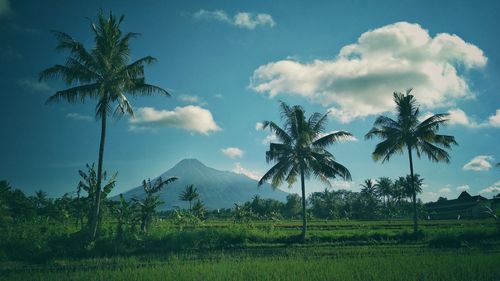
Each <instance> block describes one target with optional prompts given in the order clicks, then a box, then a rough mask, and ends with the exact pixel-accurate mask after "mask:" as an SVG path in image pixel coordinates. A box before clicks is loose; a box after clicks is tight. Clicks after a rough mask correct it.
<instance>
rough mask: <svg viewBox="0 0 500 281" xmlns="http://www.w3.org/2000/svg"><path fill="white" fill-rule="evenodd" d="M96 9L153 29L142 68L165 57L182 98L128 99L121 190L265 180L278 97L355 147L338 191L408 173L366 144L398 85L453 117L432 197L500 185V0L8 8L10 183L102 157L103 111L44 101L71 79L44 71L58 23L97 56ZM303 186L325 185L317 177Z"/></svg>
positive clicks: (65, 182) (67, 171) (2, 11)
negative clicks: (190, 176) (227, 174)
mask: <svg viewBox="0 0 500 281" xmlns="http://www.w3.org/2000/svg"><path fill="white" fill-rule="evenodd" d="M99 8H102V9H103V10H104V11H105V12H108V11H110V10H112V11H113V12H114V13H115V14H125V16H126V18H125V21H124V22H123V24H122V29H123V30H124V31H133V32H139V33H141V34H142V36H141V37H139V38H137V39H136V40H134V41H132V43H131V48H132V59H134V58H139V57H142V56H146V55H152V56H154V57H156V58H157V59H158V62H157V63H156V64H154V65H152V66H150V67H148V68H147V70H146V75H147V76H146V77H147V81H148V82H149V83H152V84H156V85H159V86H161V87H163V88H165V89H168V90H169V91H170V92H171V94H172V97H171V98H165V97H145V98H136V99H131V102H132V103H133V105H134V108H135V112H136V119H134V120H132V119H130V118H128V117H126V118H122V119H121V120H113V121H111V122H110V123H109V126H108V138H107V143H106V150H105V158H104V161H105V162H104V163H105V169H106V170H107V171H108V172H113V171H118V172H119V177H118V184H117V187H116V189H115V192H114V193H119V192H123V191H125V190H127V189H129V188H132V187H135V186H138V185H139V183H140V182H141V181H142V179H145V178H148V177H155V176H157V175H159V174H161V173H162V172H164V171H166V170H167V169H169V168H170V167H172V166H173V165H174V164H176V163H177V162H178V161H180V160H182V159H184V158H198V159H199V160H201V161H202V162H203V163H205V164H206V165H208V166H211V167H214V168H217V169H221V170H232V171H236V172H240V173H246V174H248V175H250V176H253V177H258V176H260V175H262V174H263V173H264V172H265V171H266V169H267V168H269V167H270V166H269V165H268V164H266V162H265V151H266V148H267V147H268V146H266V140H267V141H269V140H272V139H273V136H272V135H270V134H269V132H267V131H262V130H259V128H258V124H257V123H258V122H261V121H263V120H274V121H279V112H278V101H279V100H283V101H286V102H287V103H289V104H301V105H302V106H303V107H304V108H305V109H306V111H307V112H308V113H309V114H310V113H312V112H322V113H326V112H330V113H329V122H328V130H329V131H334V130H347V131H349V132H351V133H353V134H354V136H355V137H356V138H357V140H352V141H346V142H343V143H339V144H336V145H334V146H332V147H331V148H330V151H331V152H332V153H333V154H334V155H335V156H336V157H337V160H338V161H339V162H340V163H342V164H344V165H345V166H346V167H348V168H349V170H350V171H351V173H352V175H353V181H352V182H348V183H346V182H341V181H335V182H334V189H338V188H347V189H351V190H359V184H360V183H362V181H363V180H364V179H368V178H378V177H381V176H388V177H391V178H396V177H399V176H402V175H406V174H407V173H408V160H407V156H406V155H402V156H397V157H394V158H392V159H391V161H390V162H388V163H384V164H381V163H375V162H374V161H373V160H372V159H371V152H372V151H373V149H374V147H375V145H376V143H377V141H376V140H371V141H365V140H364V139H363V136H364V134H365V133H366V132H367V131H368V130H369V129H370V128H371V126H372V124H373V121H374V119H375V118H376V116H377V115H380V114H387V115H391V114H392V113H391V111H392V110H393V103H392V100H391V97H392V92H393V91H396V90H399V91H401V90H405V89H407V88H410V87H412V88H413V89H414V90H413V93H414V95H415V96H416V98H417V100H418V101H420V103H421V112H422V113H423V115H424V116H425V115H426V114H430V113H440V112H449V113H450V114H451V115H450V117H451V120H450V124H449V126H446V127H444V128H442V129H441V133H444V134H451V135H454V136H455V137H456V139H457V141H458V143H459V144H460V146H458V147H455V148H453V150H452V151H451V158H452V159H451V163H450V164H443V163H432V162H429V161H428V160H427V159H426V158H423V159H421V160H416V161H415V170H416V172H417V173H419V174H421V175H422V177H423V178H424V179H425V187H424V192H423V193H422V194H421V198H422V199H423V200H424V201H428V200H435V199H437V197H438V196H445V197H448V198H454V197H456V196H457V195H458V194H459V193H460V191H461V190H468V191H469V192H470V193H472V194H478V193H481V194H482V195H483V196H486V197H491V196H492V195H494V194H497V193H498V192H499V191H500V169H499V168H495V167H494V165H495V163H497V162H500V148H499V146H498V139H499V137H500V131H499V129H500V95H499V92H498V89H500V79H498V77H500V58H499V53H498V50H500V38H499V37H498V36H497V28H498V26H500V19H499V18H498V13H499V12H500V4H499V3H498V2H496V1H481V2H479V3H475V2H472V1H335V2H334V1H324V2H321V1H317V2H314V3H312V4H306V3H305V2H304V1H220V2H217V1H153V0H148V1H44V5H42V4H40V2H39V1H9V0H0V36H1V38H2V40H1V41H0V65H1V68H0V88H1V89H2V90H1V91H0V95H1V99H0V102H1V105H2V118H0V129H1V131H2V137H1V145H0V155H2V161H0V179H6V180H8V181H9V182H10V183H11V184H12V185H13V186H14V187H17V188H21V189H23V190H25V191H26V192H28V193H29V194H31V193H33V192H34V191H35V190H39V189H43V190H45V191H47V192H48V193H49V194H50V195H52V196H60V195H62V194H63V193H65V192H72V191H74V190H75V188H76V185H77V183H78V180H79V178H78V173H77V171H78V169H83V168H84V166H85V163H91V162H96V160H97V149H98V142H99V130H100V127H99V126H100V125H99V123H98V122H96V121H95V120H94V119H93V115H94V106H95V104H94V103H92V102H87V103H86V104H67V103H64V102H62V103H59V104H54V105H45V101H46V99H47V98H48V97H49V96H50V95H51V94H53V93H54V92H55V91H56V90H58V89H63V88H64V87H65V85H64V84H62V83H61V82H59V81H49V82H43V83H40V82H38V81H37V76H38V73H39V72H40V71H41V70H43V69H44V68H47V67H49V66H51V65H53V64H56V63H63V62H64V59H65V56H66V54H64V53H59V52H56V51H55V50H54V47H55V45H56V40H55V38H54V37H53V36H52V34H51V33H50V30H58V31H64V32H67V33H69V34H71V35H72V36H73V37H74V38H76V39H77V40H79V41H81V42H83V43H84V44H86V46H87V47H89V48H90V47H91V44H92V37H91V33H90V25H89V23H90V22H89V18H90V19H95V17H96V14H97V11H98V9H99ZM283 188H284V189H286V187H283ZM307 189H308V191H318V190H323V189H324V186H323V185H322V184H320V183H319V182H316V181H311V182H310V183H308V185H307ZM290 191H292V192H298V187H293V188H292V189H291V190H290Z"/></svg>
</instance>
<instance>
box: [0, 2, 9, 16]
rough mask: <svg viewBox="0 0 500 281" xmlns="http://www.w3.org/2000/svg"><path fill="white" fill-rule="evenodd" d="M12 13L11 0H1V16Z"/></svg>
mask: <svg viewBox="0 0 500 281" xmlns="http://www.w3.org/2000/svg"><path fill="white" fill-rule="evenodd" d="M11 13H12V8H11V7H10V3H9V0H0V18H2V17H3V16H8V15H10V14H11Z"/></svg>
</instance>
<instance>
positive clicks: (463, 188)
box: [457, 185, 470, 192]
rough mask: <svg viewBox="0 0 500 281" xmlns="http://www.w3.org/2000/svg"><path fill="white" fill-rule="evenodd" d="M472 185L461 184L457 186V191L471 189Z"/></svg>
mask: <svg viewBox="0 0 500 281" xmlns="http://www.w3.org/2000/svg"><path fill="white" fill-rule="evenodd" d="M469 190H470V187H469V186H468V185H461V186H459V187H457V191H460V192H463V191H469Z"/></svg>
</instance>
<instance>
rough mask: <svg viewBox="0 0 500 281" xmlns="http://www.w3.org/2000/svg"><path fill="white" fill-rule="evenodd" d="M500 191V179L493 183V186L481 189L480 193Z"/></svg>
mask: <svg viewBox="0 0 500 281" xmlns="http://www.w3.org/2000/svg"><path fill="white" fill-rule="evenodd" d="M499 192H500V180H498V181H497V182H495V183H494V184H492V185H491V186H488V187H487V188H485V189H483V190H481V191H479V193H481V194H484V193H492V194H494V195H496V194H497V193H499Z"/></svg>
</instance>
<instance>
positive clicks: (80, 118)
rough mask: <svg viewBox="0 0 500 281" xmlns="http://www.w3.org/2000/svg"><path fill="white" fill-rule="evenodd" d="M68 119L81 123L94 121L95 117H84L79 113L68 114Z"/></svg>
mask: <svg viewBox="0 0 500 281" xmlns="http://www.w3.org/2000/svg"><path fill="white" fill-rule="evenodd" d="M66 118H70V119H75V120H80V121H94V120H95V119H94V117H92V116H88V115H82V114H79V113H68V114H66Z"/></svg>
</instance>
